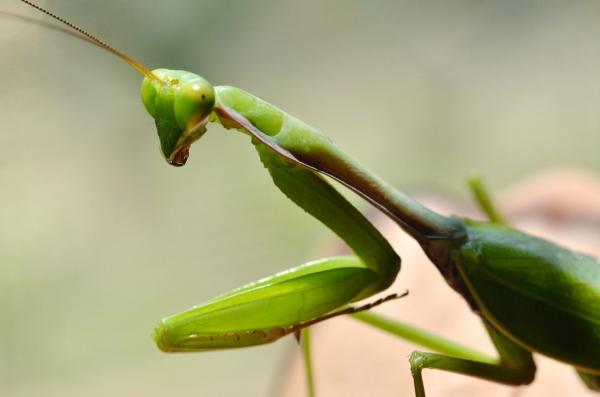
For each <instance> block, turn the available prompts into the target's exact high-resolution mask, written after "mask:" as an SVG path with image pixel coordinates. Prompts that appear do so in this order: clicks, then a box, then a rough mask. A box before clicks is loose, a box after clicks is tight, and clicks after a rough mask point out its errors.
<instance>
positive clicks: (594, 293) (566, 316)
mask: <svg viewBox="0 0 600 397" xmlns="http://www.w3.org/2000/svg"><path fill="white" fill-rule="evenodd" d="M468 230H469V234H470V242H469V243H467V244H466V245H465V246H464V247H463V248H462V249H461V250H460V253H459V254H458V260H457V266H458V269H459V271H460V273H461V275H462V276H463V279H464V280H465V281H466V282H467V283H468V285H469V289H470V291H471V292H472V293H473V294H474V295H475V298H476V300H477V302H478V304H479V306H480V308H481V309H482V311H483V313H484V315H485V317H486V318H487V319H489V320H490V321H491V322H492V323H493V324H494V325H495V326H496V327H498V328H499V329H501V330H502V331H503V332H504V333H505V334H506V335H508V336H510V337H512V338H513V339H515V340H517V341H519V343H520V344H522V345H525V346H526V347H527V348H528V349H531V350H534V351H538V352H541V353H544V354H546V355H548V356H550V357H553V358H555V359H558V360H561V361H565V362H568V363H570V364H573V365H575V366H576V367H579V368H584V369H591V370H595V372H596V373H599V372H598V370H599V369H600V311H599V310H598V309H599V308H600V264H599V263H598V260H597V259H595V258H592V257H590V256H587V255H583V254H579V253H575V252H573V251H570V250H567V249H565V248H562V247H559V246H557V245H555V244H552V243H550V242H548V241H545V240H542V239H539V238H535V237H532V236H529V235H526V234H524V233H521V232H519V231H517V230H514V229H510V228H508V227H505V226H501V225H494V224H489V223H479V222H473V221H468Z"/></svg>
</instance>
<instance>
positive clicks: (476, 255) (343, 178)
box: [21, 0, 600, 397]
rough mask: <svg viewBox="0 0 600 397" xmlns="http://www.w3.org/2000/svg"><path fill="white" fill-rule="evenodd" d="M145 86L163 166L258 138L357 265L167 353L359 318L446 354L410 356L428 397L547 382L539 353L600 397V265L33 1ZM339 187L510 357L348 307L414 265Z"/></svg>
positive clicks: (280, 278)
mask: <svg viewBox="0 0 600 397" xmlns="http://www.w3.org/2000/svg"><path fill="white" fill-rule="evenodd" d="M21 1H22V2H23V3H26V4H28V5H30V6H32V7H34V8H36V9H38V10H40V11H42V12H44V13H46V14H47V15H49V16H51V17H53V18H55V19H57V20H59V21H60V22H62V23H64V24H66V25H68V26H69V27H70V28H73V29H75V30H76V31H78V32H79V33H81V34H82V35H83V36H84V37H86V38H87V39H88V40H89V41H91V42H93V43H95V44H97V45H99V46H101V47H103V48H105V49H107V50H109V51H110V52H112V53H113V54H115V55H117V56H119V57H120V58H121V59H123V60H125V61H126V62H127V63H129V64H130V65H131V66H133V67H134V68H135V69H136V70H137V71H139V72H140V73H142V74H143V75H144V79H143V82H142V89H141V97H142V102H143V104H144V106H145V108H146V110H147V111H148V113H149V114H150V115H151V116H152V117H153V118H154V120H155V122H156V128H157V132H158V137H159V140H160V146H161V150H162V153H163V155H164V157H165V159H166V160H167V162H168V163H169V164H171V165H174V166H182V165H184V164H185V163H186V161H187V159H188V156H189V151H190V147H191V145H192V144H193V143H195V142H196V141H197V140H198V139H199V138H201V137H202V135H203V134H204V133H205V132H206V131H207V128H208V126H209V125H210V123H220V124H222V125H223V126H224V127H226V128H228V129H232V130H236V131H240V132H242V133H244V134H246V135H247V136H249V137H250V138H251V142H252V144H253V145H254V146H255V148H256V150H257V152H258V155H259V157H260V160H261V161H262V163H263V165H264V167H265V168H266V169H267V170H268V172H269V173H270V175H271V177H272V179H273V182H274V183H275V185H276V186H277V187H278V188H279V189H280V190H281V191H282V192H283V193H284V194H285V195H286V196H287V197H288V198H289V199H291V200H292V201H293V202H294V203H296V204H297V205H298V206H300V207H301V208H303V209H304V210H305V211H306V212H307V213H309V214H310V215H312V216H313V217H315V218H317V219H318V220H319V221H321V222H322V223H323V224H325V225H326V226H327V227H328V228H330V229H331V230H332V231H333V232H335V233H336V234H337V235H338V236H339V237H340V238H341V239H342V240H344V241H345V242H346V243H347V244H348V245H349V246H350V247H351V248H352V250H353V251H354V253H355V256H340V257H332V258H325V259H321V260H318V261H314V262H309V263H306V264H304V265H302V266H299V267H296V268H293V269H290V270H287V271H284V272H281V273H278V274H276V275H273V276H270V277H266V278H264V279H261V280H259V281H257V282H255V283H251V284H248V285H246V286H243V287H241V288H239V289H236V290H233V291H231V292H229V293H226V294H223V295H221V296H218V297H216V298H214V299H213V300H210V301H208V302H205V303H203V304H201V305H198V306H194V307H192V308H191V309H189V310H186V311H183V312H181V313H178V314H175V315H172V316H169V317H166V318H164V319H163V320H162V321H160V322H159V324H158V325H157V327H156V329H155V331H154V339H155V341H156V344H157V346H158V347H159V348H160V349H161V350H163V351H165V352H182V351H186V352H189V351H204V350H215V349H227V348H238V347H245V346H256V345H261V344H265V343H270V342H273V341H275V340H277V339H279V338H281V337H283V336H285V335H288V334H290V333H298V332H300V331H301V330H303V329H306V328H307V327H309V326H310V325H313V324H315V323H317V322H320V321H324V320H326V319H329V318H331V317H333V316H336V315H341V314H352V315H353V316H354V317H355V318H356V319H358V320H360V321H363V322H366V323H369V324H371V325H373V326H374V327H377V328H380V329H383V330H386V331H388V332H393V333H395V334H397V335H399V336H401V337H403V338H405V339H408V340H411V341H413V342H416V343H418V344H420V345H422V346H424V347H426V348H429V349H431V350H434V351H436V352H437V353H428V352H420V351H416V352H414V353H413V354H412V355H411V356H410V359H409V360H410V365H411V370H412V375H413V379H414V387H415V394H416V396H418V397H422V396H425V388H424V384H423V379H422V370H423V369H438V370H444V371H449V372H454V373H459V374H463V375H468V376H474V377H479V378H483V379H487V380H490V381H494V382H499V383H503V384H508V385H522V384H528V383H530V382H532V381H533V379H534V375H535V369H536V368H535V363H534V361H533V358H532V352H537V353H540V354H543V355H546V356H548V357H551V358H554V359H556V360H559V361H562V362H564V363H566V364H568V365H570V366H573V367H574V368H575V369H576V371H577V372H578V374H579V375H580V377H581V379H582V380H583V381H584V382H585V384H586V385H587V386H588V387H589V388H590V389H592V390H596V391H600V261H599V260H598V259H596V258H593V257H590V256H587V255H583V254H580V253H576V252H573V251H570V250H567V249H565V248H562V247H560V246H558V245H556V244H553V243H550V242H548V241H545V240H542V239H539V238H536V237H533V236H530V235H527V234H525V233H523V232H520V231H518V230H515V229H513V228H510V227H509V226H507V225H506V224H505V222H504V220H503V219H502V217H501V216H500V215H499V214H498V212H497V211H496V210H495V208H494V206H493V204H492V203H491V201H490V199H489V197H488V196H487V193H486V192H485V190H483V188H482V186H481V184H480V183H479V182H478V181H473V183H472V188H473V190H474V191H475V193H476V194H477V197H478V198H479V202H480V203H481V204H482V207H483V209H484V210H485V212H486V213H487V215H488V217H489V221H488V222H478V221H473V220H470V219H465V218H459V217H446V216H442V215H439V214H437V213H435V212H433V211H431V210H429V209H427V208H426V207H424V206H422V205H421V204H419V203H418V202H416V201H414V200H412V199H411V198H409V197H408V196H406V195H404V194H402V193H401V192H399V191H398V190H396V189H395V188H394V187H393V186H391V185H390V184H388V183H387V182H385V181H384V180H382V179H381V178H379V177H378V176H376V175H375V174H373V173H372V172H370V171H369V170H368V169H367V168H365V167H364V166H363V165H361V164H360V163H358V162H357V161H355V160H354V159H352V158H351V157H350V156H348V155H347V154H346V153H344V151H342V149H340V148H339V147H338V146H337V145H336V144H335V143H333V142H332V141H331V140H330V139H329V138H327V137H326V136H325V135H323V134H322V133H321V132H319V131H317V130H316V129H314V128H312V127H310V126H309V125H307V124H305V123H304V122H302V121H300V120H298V119H296V118H294V117H292V116H290V115H288V114H286V113H285V112H283V111H282V110H280V109H278V108H277V107H275V106H273V105H271V104H269V103H267V102H265V101H263V100H262V99H259V98H258V97H256V96H254V95H252V94H249V93H247V92H245V91H243V90H241V89H238V88H235V87H229V86H212V85H211V84H210V83H209V82H208V81H206V80H205V79H203V78H202V77H200V76H198V75H196V74H193V73H190V72H185V71H178V70H168V69H156V70H152V71H151V70H149V69H147V68H146V67H144V66H143V65H141V64H140V63H138V62H136V61H134V60H133V59H131V58H129V57H128V56H126V55H124V54H122V53H120V52H119V51H117V50H115V49H114V48H113V47H111V46H109V45H107V44H106V43H104V42H102V41H100V40H98V39H97V38H96V37H94V36H92V35H90V34H89V33H87V32H86V31H84V30H82V29H80V28H78V27H76V26H75V25H73V24H71V23H69V22H67V21H66V20H64V19H62V18H60V17H57V16H56V15H54V14H52V13H50V12H49V11H46V10H45V9H43V8H41V7H39V6H37V5H36V4H34V3H31V2H30V1H27V0H21ZM326 178H332V179H334V180H336V181H338V182H340V183H341V184H342V185H344V186H346V187H348V188H349V189H351V190H352V191H354V192H355V193H357V194H358V195H359V196H361V197H362V198H364V199H365V200H367V201H368V202H369V203H371V204H372V205H373V206H375V207H376V208H378V209H379V210H381V211H382V212H383V213H384V214H386V215H387V216H388V217H390V218H391V219H392V220H394V221H395V222H396V223H397V224H398V225H399V226H400V227H401V228H402V229H403V230H404V231H406V232H407V233H408V234H409V235H410V236H411V237H413V238H414V239H415V240H416V241H417V242H418V243H419V245H420V246H421V247H422V249H423V251H424V252H425V253H426V255H427V256H428V257H429V259H430V260H431V262H432V263H433V265H434V266H436V268H437V269H438V270H439V272H440V273H441V274H442V275H443V277H444V278H445V279H446V281H447V283H448V285H449V286H450V287H451V288H452V289H453V290H455V291H456V292H457V293H458V294H460V295H461V296H462V297H463V298H464V299H465V302H466V303H467V305H468V307H469V308H470V309H471V310H472V311H473V312H475V313H476V314H477V315H479V317H480V318H481V320H482V322H483V324H484V326H485V328H486V330H487V332H488V334H489V336H490V338H491V340H492V342H493V344H494V346H495V347H496V350H497V353H498V357H489V356H487V355H485V354H482V353H479V352H477V351H474V350H472V349H469V348H467V347H464V346H462V345H460V344H457V343H454V342H451V341H448V340H446V339H444V338H441V337H439V336H436V335H433V334H430V333H428V332H426V331H423V330H419V329H416V328H414V327H411V326H410V325H408V324H404V323H400V322H396V321H392V320H389V319H387V318H385V317H382V316H380V315H377V314H374V313H371V312H368V311H367V310H368V309H370V308H371V307H373V306H374V305H377V304H380V303H382V302H384V301H386V300H389V299H393V298H397V297H398V296H397V295H395V294H394V295H390V296H388V297H386V298H383V299H380V300H378V301H375V302H373V303H369V304H366V305H363V306H358V307H354V306H348V305H349V304H351V303H353V302H357V301H360V300H363V299H365V298H368V297H370V296H372V295H374V294H376V293H379V292H381V291H384V290H385V289H386V288H388V287H389V286H390V285H391V284H392V282H393V281H394V279H395V278H396V276H397V274H398V272H399V270H400V258H399V256H398V255H397V254H396V253H395V252H394V250H393V249H392V247H391V246H390V244H389V243H388V242H387V241H386V240H385V238H384V237H383V236H382V235H381V234H380V233H379V231H378V230H377V229H376V228H375V227H374V226H373V225H372V224H371V223H370V222H369V221H368V220H367V219H366V218H365V217H364V216H363V215H362V214H361V213H360V212H359V211H358V210H357V209H356V208H355V207H354V206H352V205H351V204H350V203H349V202H348V201H347V200H346V199H345V198H344V197H343V196H342V195H341V194H340V193H339V192H338V191H337V190H336V189H334V188H333V187H332V186H331V185H330V184H329V183H328V182H327V179H326Z"/></svg>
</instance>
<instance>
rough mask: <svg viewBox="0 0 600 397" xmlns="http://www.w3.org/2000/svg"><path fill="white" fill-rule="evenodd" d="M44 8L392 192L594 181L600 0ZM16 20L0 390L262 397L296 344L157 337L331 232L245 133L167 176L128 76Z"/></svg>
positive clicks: (0, 46) (9, 20)
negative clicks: (216, 345) (289, 125)
mask: <svg viewBox="0 0 600 397" xmlns="http://www.w3.org/2000/svg"><path fill="white" fill-rule="evenodd" d="M44 4H46V5H48V6H49V7H50V8H52V9H53V10H54V11H56V12H57V13H59V14H61V15H62V16H65V17H66V18H69V19H71V20H73V21H74V22H76V23H78V24H80V25H82V26H83V27H85V28H87V29H89V30H90V31H91V32H94V33H97V34H98V35H99V36H100V37H102V38H103V39H105V40H106V41H108V42H110V43H111V44H113V45H114V46H116V47H117V48H119V49H121V50H123V51H124V52H126V53H128V54H130V55H132V56H133V57H135V58H136V59H139V60H140V61H142V62H143V63H145V64H147V65H148V66H150V67H170V68H179V69H187V70H191V71H195V72H197V73H200V74H202V75H203V76H204V77H206V78H207V79H209V80H210V81H212V82H214V83H215V84H230V85H235V86H239V87H241V88H244V89H246V90H248V91H250V92H252V93H254V94H256V95H258V96H260V97H263V98H264V99H266V100H269V101H271V102H273V103H274V104H276V105H278V106H280V107H282V108H283V109H285V110H287V111H289V112H290V113H292V114H294V115H296V116H298V117H300V118H302V119H303V120H306V121H308V122H310V123H311V124H313V125H314V126H316V127H318V128H320V129H322V130H323V131H326V132H327V134H329V135H330V136H331V137H332V138H333V139H334V140H336V141H337V142H338V143H339V144H340V145H341V146H343V147H344V148H346V149H347V151H348V152H349V153H352V154H353V155H355V156H356V157H357V158H359V159H360V160H361V161H362V162H364V163H365V164H367V165H368V166H369V167H371V168H372V169H373V170H375V171H376V172H378V173H379V174H381V175H382V176H383V177H385V178H386V179H388V180H390V181H391V182H393V183H395V184H396V185H398V186H399V187H401V188H403V189H408V190H414V188H422V189H426V190H430V191H437V192H438V193H439V194H440V195H442V196H447V197H459V198H460V197H463V198H464V197H466V193H465V189H464V184H463V178H464V176H465V175H466V174H467V173H468V172H469V171H471V170H473V169H477V170H479V171H480V172H482V173H483V174H484V175H485V176H486V178H487V180H488V181H489V182H490V184H491V185H493V186H494V187H495V188H496V189H497V190H500V189H501V188H502V187H504V186H508V185H510V184H511V183H512V182H514V181H515V180H517V179H519V178H520V177H521V176H523V175H527V174H531V173H534V172H535V171H536V170H540V169H545V168H547V167H550V166H558V165H564V164H569V165H576V166H579V167H582V168H585V169H589V170H592V171H595V172H598V170H600V156H598V148H599V147H600V134H599V131H600V113H599V112H598V111H597V109H598V104H599V103H600V74H599V73H598V70H600V47H598V44H597V43H598V38H599V37H600V24H598V23H597V21H598V17H599V16H600V4H598V3H596V2H584V1H574V2H568V3H567V2H561V1H545V2H528V3H526V4H525V3H523V2H520V1H516V0H511V1H475V0H470V1H467V0H464V1H455V2H446V1H437V2H435V1H425V2H423V1H392V0H390V1H371V2H365V1H329V2H320V1H313V0H308V1H302V2H292V1H253V2H248V1H243V0H237V1H228V2H222V1H216V0H213V1H206V0H205V1H200V0H186V1H151V2H148V1H141V0H135V1H133V0H132V1H115V0H110V1H109V0H105V1H98V0H77V1H75V0H53V1H47V2H45V3H44ZM14 15H22V16H25V17H28V18H35V19H42V20H43V21H46V22H48V20H47V19H44V18H43V17H42V16H41V15H38V14H36V13H35V12H34V11H33V10H32V9H30V8H28V7H26V6H25V5H23V4H22V3H20V2H18V1H17V0H6V1H3V2H2V4H1V5H0V54H1V57H0V81H1V83H2V84H1V87H2V88H1V89H0V120H1V124H0V126H1V132H0V148H1V155H0V186H1V192H0V225H1V227H0V319H1V320H0V321H1V323H0V395H2V396H11V397H13V396H100V395H102V396H105V395H109V394H112V395H142V394H143V395H146V396H153V395H165V394H167V395H180V396H217V395H218V396H239V395H242V394H244V395H252V396H264V395H269V394H272V393H274V390H276V386H277V385H278V379H277V377H278V376H279V375H280V373H281V371H280V369H281V367H283V366H285V361H286V360H287V358H288V355H287V353H288V352H290V351H293V349H294V343H293V341H292V340H291V338H290V340H286V341H282V342H279V343H276V344H274V345H272V346H266V347H260V348H254V349H244V350H239V351H228V352H217V353H205V354H189V355H165V354H162V353H160V352H159V351H158V350H157V349H156V348H155V347H154V345H153V343H152V341H151V339H150V334H151V331H152V328H153V326H154V324H155V323H156V322H157V321H158V320H159V319H160V318H161V317H162V316H165V315H167V314H170V313H173V312H175V311H178V310H181V309H183V308H186V307H188V306H190V305H192V304H195V303H199V302H201V301H203V300H205V299H208V298H210V297H212V296H214V295H216V294H218V293H220V292H223V291H226V290H228V289H231V288H234V287H237V286H239V285H241V284H243V283H246V282H249V281H252V280H255V279H257V278H259V277H262V276H265V275H268V274H271V273H274V272H276V271H279V270H282V269H286V268H288V267H291V266H294V265H296V264H298V263H301V262H303V261H305V260H308V259H313V258H314V254H315V253H317V252H322V251H321V249H320V248H319V247H324V246H327V245H329V244H330V243H331V242H332V241H334V240H333V238H332V236H331V234H330V233H329V232H328V231H327V230H325V229H324V228H323V227H322V226H321V225H319V224H318V223H317V222H316V221H314V220H312V219H309V218H307V217H306V216H305V215H304V213H303V212H302V211H301V210H298V209H297V208H294V206H293V205H292V204H291V203H290V202H288V200H286V199H285V198H284V197H283V196H282V195H281V194H280V193H279V192H278V191H277V190H276V189H275V188H274V187H273V186H272V184H271V183H270V181H269V178H268V176H267V175H266V174H265V172H264V170H263V169H262V166H261V165H260V164H259V162H258V161H257V157H256V155H255V153H253V150H252V148H251V146H250V145H249V144H248V142H247V139H245V138H244V137H242V136H241V135H239V134H232V133H228V132H225V131H224V130H222V129H220V128H217V127H214V128H212V129H211V130H210V131H209V133H207V134H206V136H205V137H204V138H203V139H202V141H201V142H200V143H198V144H196V145H195V147H194V148H193V149H192V152H191V159H190V161H189V162H188V165H187V166H186V167H185V168H183V169H174V168H172V167H169V166H167V165H166V163H165V162H164V160H163V159H162V158H161V156H160V154H159V151H158V142H157V139H156V137H155V131H154V125H153V122H152V120H151V118H150V117H149V116H147V115H146V114H145V110H144V109H143V107H142V105H141V103H140V101H139V98H138V96H139V84H140V80H141V79H140V77H139V76H137V75H136V74H135V73H134V72H133V71H132V70H130V69H129V68H127V67H126V66H124V65H123V64H122V63H121V61H119V60H117V59H115V58H113V57H111V56H109V55H108V54H107V53H106V52H105V51H101V50H99V49H97V48H94V47H92V46H90V45H89V44H87V43H84V42H82V41H79V40H76V39H74V38H72V37H70V36H68V35H65V34H62V33H60V32H56V31H53V30H49V29H47V28H44V27H43V26H40V25H38V24H33V23H31V22H27V21H24V20H21V19H18V18H15V17H14ZM357 203H359V204H360V205H362V206H363V208H367V207H366V206H364V204H362V203H360V202H358V201H357ZM400 254H401V255H403V256H404V253H402V252H400ZM409 262H410V261H409V258H408V257H406V258H404V263H405V270H406V269H408V268H409ZM408 287H409V288H411V291H413V290H415V289H416V288H417V286H408ZM419 287H420V288H426V286H425V287H423V286H419ZM427 305H428V307H430V310H436V309H435V306H434V305H435V302H428V303H427Z"/></svg>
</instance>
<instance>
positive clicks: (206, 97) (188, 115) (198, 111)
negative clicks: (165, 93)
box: [174, 78, 215, 131]
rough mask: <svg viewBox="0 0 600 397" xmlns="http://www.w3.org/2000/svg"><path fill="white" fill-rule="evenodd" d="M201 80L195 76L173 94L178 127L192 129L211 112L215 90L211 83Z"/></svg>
mask: <svg viewBox="0 0 600 397" xmlns="http://www.w3.org/2000/svg"><path fill="white" fill-rule="evenodd" d="M202 80H203V79H202ZM202 80H200V78H196V79H194V80H193V81H191V82H188V83H186V84H181V85H180V88H179V90H177V93H176V94H175V104H174V110H175V119H176V120H177V125H178V126H179V128H181V129H183V130H187V131H190V130H192V129H193V128H194V127H195V126H196V125H198V123H200V122H201V121H202V120H204V119H205V118H206V117H207V116H208V115H209V114H210V113H211V112H212V110H213V107H214V105H215V91H214V89H213V87H212V85H211V84H210V83H209V82H207V81H202Z"/></svg>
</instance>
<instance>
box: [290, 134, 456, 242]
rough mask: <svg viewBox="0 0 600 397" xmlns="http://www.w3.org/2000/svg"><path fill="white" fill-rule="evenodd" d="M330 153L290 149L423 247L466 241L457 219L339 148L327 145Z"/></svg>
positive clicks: (330, 144) (331, 144) (332, 144)
mask: <svg viewBox="0 0 600 397" xmlns="http://www.w3.org/2000/svg"><path fill="white" fill-rule="evenodd" d="M327 149H328V150H327V153H326V154H325V153H320V152H319V151H314V150H311V151H309V152H299V151H295V150H293V149H288V150H290V152H291V153H292V154H294V155H295V156H296V157H297V158H298V159H300V160H301V161H302V162H306V163H308V164H310V165H311V166H313V167H315V168H317V169H319V170H321V171H323V172H324V173H326V174H328V175H331V176H333V177H334V178H335V179H338V180H339V181H341V182H342V183H344V184H345V185H346V186H348V187H350V188H351V189H352V190H354V191H355V192H357V193H358V194H359V195H360V196H362V197H364V198H365V199H366V200H367V201H369V202H370V203H372V204H373V205H374V206H375V207H377V208H379V209H380V210H381V211H383V212H384V213H385V214H386V215H388V216H389V217H390V218H392V219H393V220H394V221H395V222H396V223H398V225H399V226H400V227H401V228H402V229H403V230H404V231H406V232H407V233H408V234H409V235H411V236H412V237H413V238H414V239H415V240H417V241H418V242H419V243H420V244H421V245H422V246H424V248H425V245H427V246H428V247H429V246H431V245H439V244H438V243H442V244H443V242H450V241H457V240H462V239H463V238H464V236H465V233H466V231H465V228H464V226H463V224H462V222H461V221H460V220H459V219H457V218H454V217H446V216H442V215H440V214H438V213H436V212H434V211H432V210H430V209H429V208H427V207H425V206H423V205H422V204H420V203H419V202H417V201H415V200H413V199H412V198H410V197H408V196H407V195H405V194H403V193H402V192H400V191H398V190H397V189H395V188H394V187H393V186H392V185H390V184H389V183H388V182H387V181H385V180H383V179H382V178H380V177H379V176H377V175H376V174H374V173H373V172H371V171H370V170H369V169H367V168H366V167H364V166H362V165H361V164H360V163H359V162H357V161H356V160H354V159H353V158H351V157H350V156H348V155H347V154H346V153H344V152H343V151H342V150H341V149H340V148H339V147H337V145H335V144H334V143H332V142H330V143H328V144H327Z"/></svg>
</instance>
